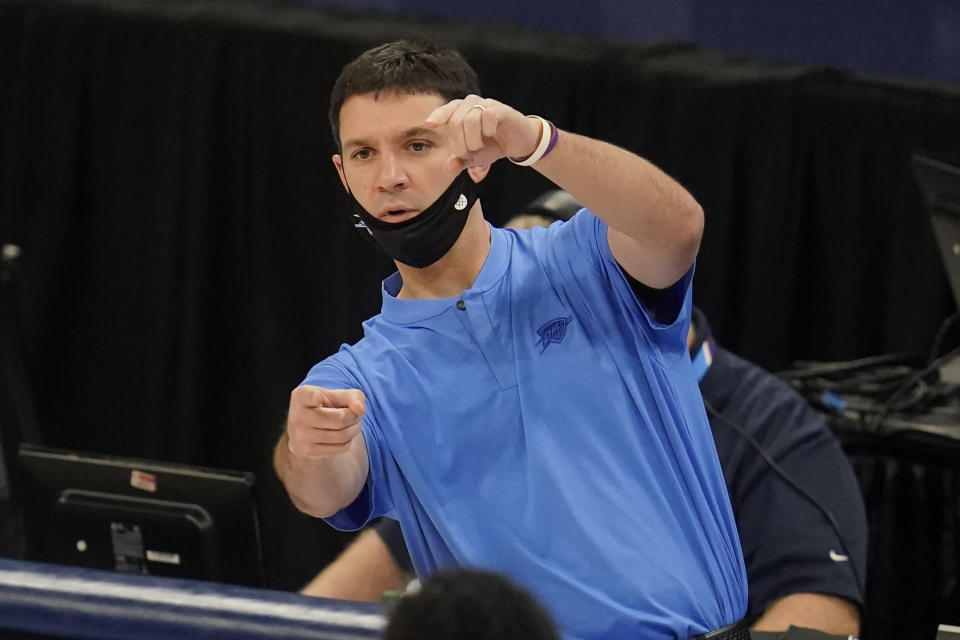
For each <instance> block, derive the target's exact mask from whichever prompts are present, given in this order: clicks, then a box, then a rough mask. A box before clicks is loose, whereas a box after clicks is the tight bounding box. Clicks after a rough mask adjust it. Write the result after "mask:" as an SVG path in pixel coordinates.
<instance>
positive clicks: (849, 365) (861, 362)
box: [778, 354, 911, 379]
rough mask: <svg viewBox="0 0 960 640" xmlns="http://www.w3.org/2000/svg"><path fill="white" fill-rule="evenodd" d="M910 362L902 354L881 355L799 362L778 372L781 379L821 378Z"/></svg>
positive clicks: (907, 357) (908, 358) (908, 357)
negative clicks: (841, 359)
mask: <svg viewBox="0 0 960 640" xmlns="http://www.w3.org/2000/svg"><path fill="white" fill-rule="evenodd" d="M908 360H911V358H910V356H907V355H903V354H883V355H879V356H868V357H866V358H859V359H857V360H846V361H842V362H809V361H805V360H801V361H799V362H796V363H794V365H796V366H797V368H795V369H788V370H786V371H781V372H779V374H778V375H779V376H780V377H782V378H787V379H793V378H807V377H811V376H823V375H829V374H836V373H849V372H852V371H860V370H863V369H869V368H870V367H876V366H879V365H892V364H899V363H903V362H904V361H908Z"/></svg>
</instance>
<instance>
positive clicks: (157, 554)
mask: <svg viewBox="0 0 960 640" xmlns="http://www.w3.org/2000/svg"><path fill="white" fill-rule="evenodd" d="M147 561H149V562H162V563H164V564H180V554H179V553H168V552H166V551H153V550H151V549H147Z"/></svg>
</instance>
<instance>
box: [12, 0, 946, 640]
mask: <svg viewBox="0 0 960 640" xmlns="http://www.w3.org/2000/svg"><path fill="white" fill-rule="evenodd" d="M400 36H428V37H432V38H434V39H439V40H443V41H446V42H451V43H453V44H456V45H457V46H458V47H460V49H461V50H462V51H463V52H464V53H465V55H466V56H467V58H468V59H470V60H471V62H472V63H473V64H474V66H475V67H476V68H477V70H478V72H479V73H480V75H481V80H482V82H483V85H484V88H485V93H486V94H487V95H490V96H491V97H496V98H498V99H502V100H503V101H505V102H507V103H510V104H513V105H515V106H517V107H518V108H520V109H521V110H523V111H525V112H529V113H539V114H541V115H544V116H546V117H549V118H551V119H552V120H553V121H554V122H555V123H556V124H557V125H558V126H560V127H562V128H565V129H570V130H573V131H578V132H582V133H585V134H588V135H594V136H597V137H601V138H604V139H607V140H610V141H611V142H614V143H616V144H619V145H622V146H624V147H627V148H629V149H631V150H634V151H637V152H639V153H641V154H642V155H644V156H646V157H649V158H650V159H651V160H653V161H654V162H656V163H657V164H659V165H660V166H662V167H663V168H664V169H666V170H667V171H668V172H670V173H672V174H673V175H676V176H677V177H678V178H679V179H680V180H681V181H682V182H683V183H684V184H685V185H687V186H688V187H689V188H690V189H691V191H692V192H693V193H694V194H695V195H696V196H697V198H698V199H699V200H700V202H701V203H702V204H703V206H704V209H705V211H706V215H707V229H706V235H705V237H704V241H703V246H702V249H701V254H700V258H699V260H698V265H697V281H696V282H697V284H696V289H695V296H696V300H697V304H698V306H700V307H701V308H703V309H704V310H705V311H706V312H707V314H708V315H709V316H710V318H711V321H712V323H713V325H714V328H715V330H716V332H717V334H718V335H719V336H721V338H722V339H723V341H724V343H725V344H727V345H729V346H730V347H732V348H733V349H734V350H736V351H738V352H740V353H741V354H743V355H745V356H746V357H748V358H750V359H752V360H754V361H757V362H759V363H760V364H763V365H765V366H767V367H768V368H774V369H776V368H779V367H782V366H784V365H786V364H787V363H788V362H790V361H792V360H794V359H797V358H808V359H816V360H834V359H846V358H851V357H855V356H861V355H867V354H872V353H884V352H900V351H907V352H913V353H925V352H926V351H927V350H928V348H929V346H930V342H931V341H932V338H933V335H934V333H935V330H936V328H937V326H938V325H939V323H940V321H941V320H942V319H943V318H945V317H946V316H947V315H949V313H950V311H951V310H952V309H953V302H952V301H951V300H950V298H949V293H948V288H947V285H946V279H945V275H944V273H943V270H942V267H941V265H940V262H939V257H938V255H937V252H936V248H935V245H934V242H933V238H932V234H931V232H930V227H929V222H928V220H927V216H926V213H925V212H924V210H923V208H922V204H921V200H920V198H919V194H918V193H917V192H916V189H915V187H914V185H913V182H912V179H911V176H910V173H909V166H908V155H909V153H911V152H913V151H918V150H920V151H925V152H927V153H929V154H931V155H933V156H936V157H939V158H941V159H944V160H947V161H953V162H955V163H957V162H958V161H960V88H958V87H956V86H949V85H912V84H907V83H902V82H894V81H890V80H883V79H877V78H865V77H862V76H857V75H853V74H847V73H842V72H839V71H836V70H830V69H823V68H809V67H787V66H782V65H774V64H768V63H764V62H761V61H757V60H752V59H743V58H733V57H729V56H724V55H721V54H718V53H715V52H711V51H706V50H703V49H701V48H698V47H694V46H692V45H688V44H682V43H663V44H652V45H646V46H644V45H628V44H622V43H612V42H606V41H603V40H599V39H591V38H585V37H568V36H561V35H550V34H536V33H531V32H527V31H522V30H520V29H516V28H513V27H510V26H508V25H496V26H490V25H474V24H444V23H441V22H438V21H420V22H413V21H408V20H399V19H397V18H395V17H392V16H377V15H362V16H361V15H354V14H350V13H346V12H341V11H332V10H321V9H317V8H304V7H299V8H295V7H284V6H261V5H253V4H245V3H242V2H212V1H211V2H202V1H196V2H181V1H172V0H171V1H167V2H164V1H162V0H113V1H108V0H101V1H94V0H84V1H82V0H72V1H68V0H63V1H59V2H57V1H53V0H49V1H44V2H40V1H29V2H28V1H25V0H20V1H11V0H7V1H0V242H10V241H13V242H16V243H18V244H19V245H21V246H22V247H23V250H24V256H23V259H22V265H21V267H22V268H21V269H20V270H19V273H18V275H17V278H16V280H15V281H14V282H13V283H12V284H13V285H14V286H15V288H16V300H17V302H18V304H17V311H18V314H17V320H18V322H19V325H20V327H21V334H22V337H23V346H24V352H25V359H26V365H27V370H28V372H29V375H30V382H31V384H32V387H33V388H34V391H35V398H34V400H35V403H36V406H37V415H38V417H39V423H40V427H41V436H42V438H43V440H44V442H45V443H46V444H49V445H53V446H59V447H65V448H75V449H84V450H92V451H102V452H107V453H114V454H120V455H134V456H141V457H148V458H157V459H166V460H172V461H181V462H188V463H194V464H204V465H209V466H223V467H229V468H240V469H248V470H252V471H254V472H255V473H256V474H257V476H258V478H259V479H260V481H261V484H262V487H261V489H262V502H263V513H264V535H265V538H266V543H267V546H266V557H267V558H268V560H269V568H268V580H269V582H270V584H271V586H275V587H278V588H295V587H297V586H299V585H300V584H301V583H303V582H304V581H306V580H307V579H308V578H309V577H310V576H311V575H312V574H313V572H314V571H315V570H316V569H318V568H320V567H321V566H323V565H324V564H325V563H326V562H327V561H329V560H330V559H331V558H332V557H333V555H334V554H335V553H336V552H337V551H338V550H339V549H340V547H341V546H342V545H343V543H344V542H345V540H346V539H347V537H346V536H345V535H342V534H337V533H334V532H333V531H332V530H330V529H329V528H328V527H326V526H325V525H324V524H323V523H321V522H318V521H315V520H313V519H310V518H307V517H305V516H302V515H299V514H298V513H296V512H295V511H294V510H293V509H292V507H290V506H289V503H288V500H287V498H286V496H285V494H284V493H283V491H282V488H281V487H280V486H279V483H278V482H277V481H276V480H275V478H274V474H273V472H272V469H271V467H270V451H271V448H272V445H273V443H274V441H275V439H276V437H277V435H278V433H279V425H280V424H281V423H282V422H283V420H284V411H285V409H286V404H287V398H288V394H289V392H290V389H291V388H292V387H293V386H294V385H296V384H297V383H298V382H299V381H300V380H301V379H302V377H303V376H304V374H305V373H306V371H307V370H308V368H309V367H310V366H311V365H312V364H313V363H315V362H316V361H318V360H320V359H321V358H322V357H324V356H325V355H327V354H329V353H330V352H332V351H333V350H335V349H336V348H337V347H338V345H339V344H340V343H341V342H345V341H353V340H356V339H357V338H359V336H360V335H361V334H360V322H361V321H362V320H363V319H364V318H366V317H368V316H369V315H371V314H373V313H375V312H376V311H377V309H378V299H379V286H378V284H379V281H380V279H381V278H382V277H383V276H385V275H386V274H387V273H388V272H389V271H390V270H391V265H390V263H389V261H387V260H386V259H385V258H383V257H381V256H379V255H378V254H376V253H374V252H373V251H372V250H371V248H370V247H369V246H368V245H367V244H366V243H365V242H363V241H362V239H361V238H359V237H358V236H357V235H356V234H355V232H354V231H353V229H352V228H351V226H350V224H349V223H348V221H347V216H346V203H345V200H344V199H343V196H342V189H341V186H340V184H339V181H338V180H337V178H336V174H335V172H334V171H333V168H332V167H331V166H330V159H329V158H330V155H331V153H333V145H332V142H331V139H330V134H329V132H328V130H327V124H326V110H327V99H328V96H329V91H330V88H331V86H332V84H333V81H334V78H335V77H336V75H337V73H338V72H339V69H340V67H341V66H342V65H343V64H344V63H345V62H347V61H348V60H349V59H351V58H352V57H353V56H354V55H356V54H357V53H358V52H359V51H361V50H362V49H364V48H366V47H367V46H370V45H373V44H376V43H379V42H382V41H385V40H387V39H392V38H396V37H400ZM549 186H550V185H549V183H547V181H546V180H545V179H543V178H542V177H541V176H539V174H537V173H536V172H535V171H531V170H524V169H521V168H518V167H514V166H512V165H509V166H499V165H498V166H495V167H494V170H493V171H492V172H491V176H490V177H489V178H488V179H487V180H486V181H485V183H484V185H483V203H484V209H485V211H486V212H487V214H488V217H489V218H490V219H491V220H492V221H493V222H494V223H502V222H503V221H504V220H505V219H506V218H507V217H509V216H510V215H511V214H512V213H514V212H515V211H517V210H518V209H519V208H520V207H521V206H522V204H523V203H525V202H527V201H529V200H530V199H532V198H533V197H535V196H536V195H538V194H539V193H540V192H541V191H543V190H544V189H546V188H548V187H549ZM4 355H5V354H4ZM405 382H406V381H403V380H398V381H397V384H398V385H403V384H404V383H405ZM917 535H921V533H920V532H918V533H917ZM890 606H896V605H890ZM875 637H879V636H875Z"/></svg>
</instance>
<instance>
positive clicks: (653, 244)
mask: <svg viewBox="0 0 960 640" xmlns="http://www.w3.org/2000/svg"><path fill="white" fill-rule="evenodd" d="M533 166H534V168H535V169H536V170H537V171H539V172H540V173H542V174H543V175H544V176H545V177H547V178H549V179H550V180H551V181H552V182H554V183H555V184H557V186H559V187H561V188H563V189H564V190H566V191H568V192H569V193H570V194H571V195H573V197H574V198H576V199H577V201H578V202H580V203H582V204H583V205H584V206H585V207H587V208H588V209H590V211H592V212H593V213H594V214H596V215H597V217H599V218H600V219H602V220H603V221H604V222H606V223H607V224H608V225H609V226H610V227H611V228H612V229H615V230H617V231H619V232H621V233H622V234H624V236H626V237H628V238H630V239H632V240H633V241H634V242H635V243H636V244H637V246H636V250H637V251H638V252H640V253H641V254H643V255H644V256H646V257H648V259H649V260H651V261H659V262H660V263H661V264H666V265H667V266H666V270H667V274H666V275H665V277H664V278H663V279H664V280H666V281H667V282H665V283H657V282H646V284H651V285H652V286H658V285H661V284H663V285H664V286H665V285H668V284H672V282H670V280H671V278H672V279H673V280H675V279H676V278H679V277H680V276H681V275H683V273H684V272H685V271H686V270H687V269H688V268H689V266H690V264H692V262H693V260H694V258H695V257H696V253H697V250H698V249H699V246H700V238H701V236H702V234H703V210H702V209H701V207H700V205H699V204H698V203H697V201H696V199H694V197H693V196H692V195H691V194H690V193H689V192H688V191H687V190H686V189H684V188H683V187H682V186H681V185H680V184H679V183H677V182H676V181H675V180H674V179H673V178H671V177H670V176H668V175H667V174H666V173H664V172H663V171H661V170H660V169H659V168H657V167H656V166H654V165H653V164H651V163H650V162H648V161H647V160H645V159H643V158H641V157H640V156H638V155H636V154H634V153H631V152H629V151H627V150H625V149H621V148H619V147H616V146H614V145H611V144H609V143H606V142H603V141H600V140H594V139H591V138H586V137H584V136H579V135H577V134H574V133H569V132H566V131H563V132H561V133H560V136H559V138H558V142H557V145H556V147H555V148H554V150H553V151H552V152H551V153H550V154H548V155H547V156H546V157H544V158H543V159H542V160H540V161H539V162H537V163H536V164H535V165H533ZM618 257H619V256H618ZM623 266H624V267H627V268H628V270H629V265H623ZM634 275H638V274H634ZM674 276H675V277H674ZM641 281H643V279H642V278H641Z"/></svg>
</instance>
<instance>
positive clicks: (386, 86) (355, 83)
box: [329, 40, 480, 149]
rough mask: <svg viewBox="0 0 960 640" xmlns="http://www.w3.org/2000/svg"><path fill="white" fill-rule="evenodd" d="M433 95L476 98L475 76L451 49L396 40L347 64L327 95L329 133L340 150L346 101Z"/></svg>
mask: <svg viewBox="0 0 960 640" xmlns="http://www.w3.org/2000/svg"><path fill="white" fill-rule="evenodd" d="M389 90H394V91H403V92H406V93H410V94H417V93H428V94H431V93H432V94H436V95H438V96H440V97H441V98H443V99H444V100H447V101H450V100H456V99H457V98H464V97H466V96H467V95H469V94H471V93H474V94H477V95H479V94H480V80H479V79H478V78H477V72H476V71H474V70H473V68H472V67H471V66H470V65H469V64H468V63H467V61H466V60H464V58H463V56H461V55H460V53H458V52H457V51H456V50H455V49H452V48H450V47H444V46H439V45H435V44H431V43H427V42H420V41H412V40H397V41H395V42H388V43H387V44H382V45H380V46H378V47H374V48H373V49H367V50H366V51H364V52H363V53H361V54H360V55H359V56H358V57H357V58H356V59H355V60H353V61H352V62H349V63H347V64H346V65H345V66H344V67H343V70H342V71H341V72H340V77H339V78H337V81H336V82H335V83H334V85H333V91H332V92H331V94H330V113H329V118H330V130H331V131H332V132H333V141H334V143H335V144H336V145H337V149H340V109H341V108H342V107H343V103H344V102H346V100H347V98H349V97H350V96H354V95H359V94H364V93H372V94H374V95H375V96H377V95H379V94H380V92H381V91H389Z"/></svg>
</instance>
